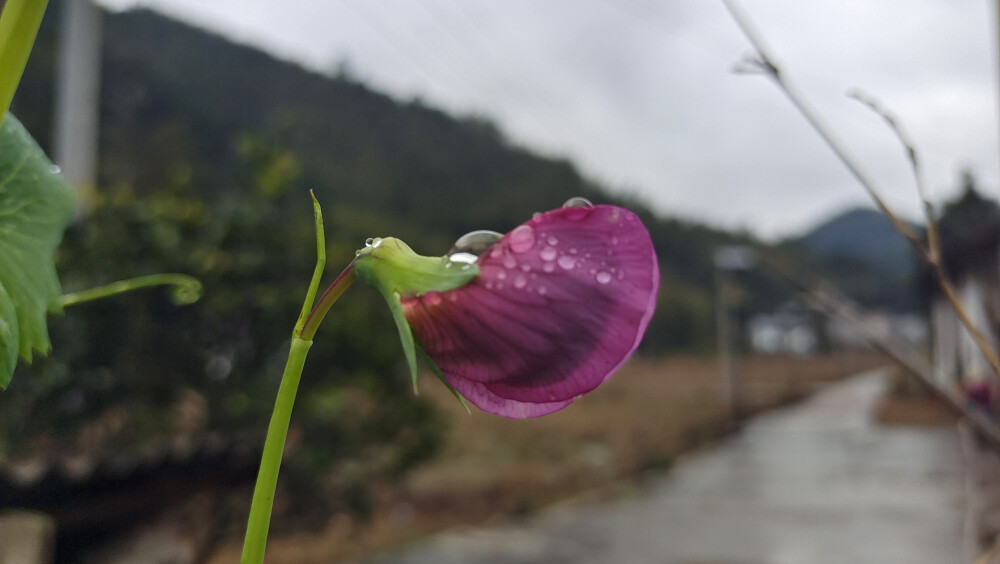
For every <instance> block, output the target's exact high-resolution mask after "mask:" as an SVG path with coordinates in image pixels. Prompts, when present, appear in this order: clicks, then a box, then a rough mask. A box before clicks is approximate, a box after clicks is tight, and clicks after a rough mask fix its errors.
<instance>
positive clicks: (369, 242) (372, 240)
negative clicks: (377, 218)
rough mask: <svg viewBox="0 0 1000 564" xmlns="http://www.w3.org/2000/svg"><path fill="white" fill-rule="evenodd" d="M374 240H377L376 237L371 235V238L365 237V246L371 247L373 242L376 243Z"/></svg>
mask: <svg viewBox="0 0 1000 564" xmlns="http://www.w3.org/2000/svg"><path fill="white" fill-rule="evenodd" d="M374 242H375V239H372V238H371V237H369V238H367V239H365V246H366V247H370V246H372V243H374Z"/></svg>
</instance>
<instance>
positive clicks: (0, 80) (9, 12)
mask: <svg viewBox="0 0 1000 564" xmlns="http://www.w3.org/2000/svg"><path fill="white" fill-rule="evenodd" d="M47 5H48V0H7V2H6V3H5V4H4V5H3V12H2V13H0V122H2V121H3V119H4V117H5V116H6V115H7V110H9V109H10V103H11V101H12V100H13V99H14V92H15V91H16V90H17V85H18V84H19V83H20V82H21V75H22V74H24V67H25V66H26V65H27V64H28V56H29V55H30V54H31V48H32V46H33V45H34V44H35V36H36V35H38V28H39V27H40V26H41V25H42V17H44V16H45V7H46V6H47Z"/></svg>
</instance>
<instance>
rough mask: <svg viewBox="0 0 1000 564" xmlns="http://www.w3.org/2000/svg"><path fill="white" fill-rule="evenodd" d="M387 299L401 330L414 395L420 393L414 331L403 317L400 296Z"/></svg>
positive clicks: (397, 326) (393, 318)
mask: <svg viewBox="0 0 1000 564" xmlns="http://www.w3.org/2000/svg"><path fill="white" fill-rule="evenodd" d="M382 295H383V296H384V297H385V301H386V303H387V304H389V311H391V312H392V320H393V321H395V322H396V329H398V330H399V340H400V341H401V342H402V343H403V354H404V355H405V356H406V364H407V365H409V367H410V379H411V380H412V381H413V393H414V394H416V393H418V391H417V355H416V352H415V351H414V349H415V348H416V343H414V341H413V330H412V329H411V328H410V322H409V321H407V320H406V316H405V315H403V302H402V301H401V299H400V297H399V294H398V293H397V292H393V293H392V294H384V293H383V294H382Z"/></svg>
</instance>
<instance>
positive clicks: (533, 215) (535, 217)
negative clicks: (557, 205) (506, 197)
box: [531, 212, 542, 219]
mask: <svg viewBox="0 0 1000 564" xmlns="http://www.w3.org/2000/svg"><path fill="white" fill-rule="evenodd" d="M539 217H542V212H535V213H533V214H531V219H538V218H539Z"/></svg>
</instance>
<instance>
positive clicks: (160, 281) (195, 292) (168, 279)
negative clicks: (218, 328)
mask: <svg viewBox="0 0 1000 564" xmlns="http://www.w3.org/2000/svg"><path fill="white" fill-rule="evenodd" d="M164 285H169V286H172V288H171V289H170V300H171V301H173V302H174V303H175V304H177V305H188V304H193V303H194V302H196V301H198V299H200V298H201V294H202V285H201V282H200V281H198V279H197V278H194V277H193V276H188V275H187V274H176V273H165V274H150V275H148V276H139V277H137V278H129V279H128V280H119V281H117V282H112V283H110V284H106V285H104V286H98V287H97V288H91V289H89V290H82V291H80V292H71V293H69V294H63V295H62V296H60V297H59V305H61V306H62V307H69V306H72V305H76V304H79V303H83V302H90V301H93V300H99V299H102V298H108V297H111V296H115V295H118V294H123V293H125V292H130V291H132V290H138V289H141V288H148V287H150V286H164Z"/></svg>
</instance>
